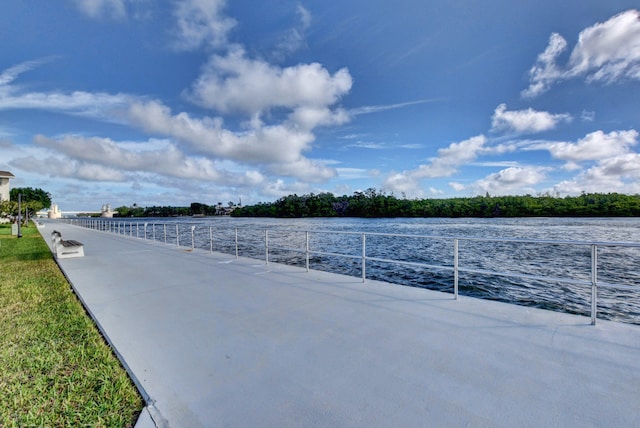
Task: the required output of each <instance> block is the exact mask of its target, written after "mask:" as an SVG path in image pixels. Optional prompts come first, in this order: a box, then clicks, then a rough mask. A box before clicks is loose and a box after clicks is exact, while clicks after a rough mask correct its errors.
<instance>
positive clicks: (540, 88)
mask: <svg viewBox="0 0 640 428" xmlns="http://www.w3.org/2000/svg"><path fill="white" fill-rule="evenodd" d="M566 48H567V41H566V40H565V39H564V38H563V37H562V36H561V35H560V34H557V33H553V34H551V36H550V37H549V44H548V45H547V48H546V49H545V50H544V52H542V53H541V54H539V55H538V58H537V60H536V64H534V66H533V67H531V69H530V70H529V76H530V80H531V84H530V86H529V88H527V89H526V90H524V91H522V96H523V97H525V98H533V97H536V96H538V95H540V94H542V93H543V92H546V91H547V90H548V89H549V86H550V85H551V84H552V83H553V82H554V81H555V80H557V79H559V78H561V77H562V74H563V73H562V71H560V70H559V68H558V66H557V65H556V63H555V61H556V58H557V57H558V56H559V55H560V54H561V53H562V52H564V50H565V49H566Z"/></svg>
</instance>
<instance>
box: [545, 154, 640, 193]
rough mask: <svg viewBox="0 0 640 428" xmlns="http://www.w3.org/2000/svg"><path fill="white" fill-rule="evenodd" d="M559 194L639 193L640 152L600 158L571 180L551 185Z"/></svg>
mask: <svg viewBox="0 0 640 428" xmlns="http://www.w3.org/2000/svg"><path fill="white" fill-rule="evenodd" d="M553 190H554V192H558V193H561V194H568V195H570V194H578V193H580V192H589V193H592V192H601V193H610V192H623V193H640V154H638V153H626V154H622V155H619V156H613V157H611V158H608V159H605V160H602V161H600V162H598V163H597V164H596V165H594V166H592V167H591V168H589V169H587V170H585V171H584V172H582V173H580V174H578V175H577V176H576V177H574V178H573V179H571V180H564V181H562V182H560V183H558V184H557V185H555V186H554V187H553Z"/></svg>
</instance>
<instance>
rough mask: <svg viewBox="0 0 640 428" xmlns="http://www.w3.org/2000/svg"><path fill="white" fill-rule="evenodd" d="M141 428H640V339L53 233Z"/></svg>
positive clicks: (533, 313) (603, 328)
mask: <svg viewBox="0 0 640 428" xmlns="http://www.w3.org/2000/svg"><path fill="white" fill-rule="evenodd" d="M45 225H46V227H45V228H43V229H41V232H42V234H43V236H44V237H45V240H47V241H48V242H49V241H50V233H51V231H52V230H53V229H57V230H59V231H60V232H62V237H63V239H75V240H78V241H81V242H83V243H84V244H85V254H86V256H85V257H83V258H72V259H63V260H60V261H59V262H60V265H61V267H62V269H63V270H64V272H65V274H66V275H67V277H68V278H69V280H70V281H71V283H72V284H73V286H74V288H75V290H76V292H77V293H78V294H79V296H80V297H81V299H82V300H83V302H84V303H85V305H86V306H87V308H88V310H89V311H90V312H91V314H92V315H93V316H94V317H95V319H96V321H97V322H98V324H99V326H100V327H101V329H102V330H103V331H104V334H105V335H106V336H107V337H108V340H109V341H110V342H111V343H112V345H113V346H114V347H115V349H116V350H117V352H118V353H119V355H120V356H121V358H122V359H123V360H124V364H125V365H126V366H127V367H128V369H129V370H130V372H131V373H132V375H133V376H134V377H135V380H136V382H137V383H138V385H139V386H140V387H141V388H142V389H143V391H144V394H145V395H147V396H148V397H147V399H148V403H149V404H150V405H149V407H148V409H147V410H146V411H145V412H144V413H143V415H142V416H141V419H140V421H139V422H138V426H140V427H146V426H172V427H197V426H205V427H222V426H230V427H302V426H304V427H313V426H317V427H325V426H340V427H388V426H396V427H416V426H433V427H436V426H473V427H500V426H503V427H516V426H517V427H528V426H530V427H533V426H535V427H539V426H545V427H549V426H557V427H571V426H573V427H589V426H607V427H614V426H618V427H630V426H640V327H639V326H635V325H627V324H620V323H615V322H607V321H600V320H599V321H598V325H597V326H591V325H590V320H589V318H587V317H580V316H573V315H567V314H560V313H554V312H549V311H544V310H537V309H531V308H524V307H519V306H515V305H509V304H504V303H498V302H491V301H483V300H478V299H473V298H466V297H460V299H459V300H458V301H454V300H453V299H452V295H450V294H443V293H438V292H434V291H429V290H424V289H418V288H410V287H403V286H398V285H391V284H387V283H381V282H375V281H368V282H367V283H365V284H363V283H362V282H361V280H359V279H358V278H352V277H347V276H341V275H335V274H329V273H323V272H317V271H312V272H310V273H306V272H305V271H304V270H301V269H298V268H294V267H287V266H282V265H274V264H270V265H268V266H267V265H265V264H264V262H263V261H259V260H250V259H242V258H241V259H239V260H235V259H234V258H232V257H231V256H228V255H223V254H215V253H214V254H208V253H205V252H197V251H196V252H190V251H188V249H185V248H177V247H176V246H165V245H164V244H160V243H152V242H149V241H144V240H138V239H135V238H128V237H123V236H117V235H112V234H107V233H105V232H97V231H92V230H86V229H81V228H79V227H75V226H69V225H65V224H62V223H58V222H52V221H45Z"/></svg>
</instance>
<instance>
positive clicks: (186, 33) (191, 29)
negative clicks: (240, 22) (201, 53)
mask: <svg viewBox="0 0 640 428" xmlns="http://www.w3.org/2000/svg"><path fill="white" fill-rule="evenodd" d="M226 3H227V2H226V0H185V1H181V2H178V3H176V8H175V11H174V15H175V18H176V21H177V30H176V34H175V38H176V39H175V43H174V46H175V47H176V48H177V49H180V50H187V51H191V50H196V49H200V48H202V47H205V48H220V47H224V45H225V44H226V43H227V36H228V33H229V31H231V29H232V28H233V27H235V25H236V21H235V20H234V19H232V18H229V17H227V16H224V15H223V13H222V10H223V9H224V7H225V6H226Z"/></svg>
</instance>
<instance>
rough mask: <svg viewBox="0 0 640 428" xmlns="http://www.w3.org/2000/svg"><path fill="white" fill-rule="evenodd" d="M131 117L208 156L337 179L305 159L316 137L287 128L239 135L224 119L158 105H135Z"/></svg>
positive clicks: (258, 129) (314, 178)
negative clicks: (174, 111) (195, 114)
mask: <svg viewBox="0 0 640 428" xmlns="http://www.w3.org/2000/svg"><path fill="white" fill-rule="evenodd" d="M130 117H131V120H132V121H133V122H134V123H136V124H137V125H139V126H141V127H143V128H144V129H145V130H146V131H148V132H151V133H155V134H161V135H164V136H167V137H170V138H175V139H178V140H179V141H181V142H183V143H186V144H188V145H189V146H190V147H191V148H192V149H195V150H197V151H198V152H199V153H202V154H205V155H213V156H216V157H219V158H223V159H231V160H234V161H236V162H240V163H245V164H259V165H263V166H264V167H265V168H267V169H269V170H271V171H273V172H277V173H279V174H283V175H289V176H295V177H298V178H300V179H305V180H311V181H318V180H324V179H327V178H330V177H333V176H334V175H335V171H334V170H333V169H331V168H327V167H326V166H325V165H322V164H318V163H314V162H312V161H310V160H309V159H306V158H304V157H303V156H302V152H303V151H306V150H308V149H309V147H310V144H311V142H312V141H313V140H314V138H315V137H314V135H313V134H312V133H310V132H308V131H305V130H299V129H296V128H295V127H291V126H289V125H287V124H280V125H272V126H263V125H261V124H258V125H257V127H255V128H252V129H249V130H248V131H245V132H237V133H236V132H232V131H230V130H227V129H224V128H223V126H222V120H221V119H211V118H204V119H198V118H192V117H191V116H189V115H188V114H187V113H179V114H177V115H173V114H172V113H171V111H170V109H169V108H168V107H166V106H164V105H163V104H161V103H159V102H157V101H153V102H149V103H145V104H142V103H137V104H134V105H132V107H131V110H130Z"/></svg>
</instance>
